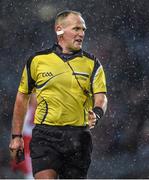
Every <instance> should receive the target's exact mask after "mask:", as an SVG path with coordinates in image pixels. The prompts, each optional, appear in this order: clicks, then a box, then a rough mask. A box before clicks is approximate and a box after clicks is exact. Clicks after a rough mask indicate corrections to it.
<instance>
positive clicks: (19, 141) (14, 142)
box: [9, 137, 24, 159]
mask: <svg viewBox="0 0 149 180" xmlns="http://www.w3.org/2000/svg"><path fill="white" fill-rule="evenodd" d="M9 149H10V151H11V157H12V158H13V159H14V158H15V157H16V153H17V151H18V150H19V149H21V150H23V149H24V141H23V138H20V137H16V138H14V139H11V141H10V144H9Z"/></svg>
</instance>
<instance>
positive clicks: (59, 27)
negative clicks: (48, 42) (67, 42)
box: [55, 26, 64, 36]
mask: <svg viewBox="0 0 149 180" xmlns="http://www.w3.org/2000/svg"><path fill="white" fill-rule="evenodd" d="M55 32H56V34H57V36H60V35H62V34H64V30H63V28H62V26H56V27H55Z"/></svg>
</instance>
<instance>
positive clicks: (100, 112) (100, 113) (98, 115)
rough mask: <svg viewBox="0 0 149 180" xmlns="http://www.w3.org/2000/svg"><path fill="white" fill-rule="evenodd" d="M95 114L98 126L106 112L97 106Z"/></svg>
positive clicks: (94, 109)
mask: <svg viewBox="0 0 149 180" xmlns="http://www.w3.org/2000/svg"><path fill="white" fill-rule="evenodd" d="M93 112H94V113H95V115H96V124H97V123H98V121H99V120H100V119H101V118H102V116H103V115H104V111H103V109H102V108H101V107H98V106H95V107H94V108H93Z"/></svg>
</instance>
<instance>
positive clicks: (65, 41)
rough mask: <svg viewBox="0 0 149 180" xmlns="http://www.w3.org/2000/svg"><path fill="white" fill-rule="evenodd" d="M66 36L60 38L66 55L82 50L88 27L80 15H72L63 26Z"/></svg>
mask: <svg viewBox="0 0 149 180" xmlns="http://www.w3.org/2000/svg"><path fill="white" fill-rule="evenodd" d="M62 29H63V30H64V34H63V35H62V37H61V38H60V41H59V43H60V45H61V46H62V48H63V51H64V53H71V52H72V51H77V50H80V49H81V48H82V43H83V39H84V35H85V30H86V25H85V21H84V19H83V18H82V17H81V16H80V15H75V14H70V15H68V17H66V19H65V20H64V22H63V24H62Z"/></svg>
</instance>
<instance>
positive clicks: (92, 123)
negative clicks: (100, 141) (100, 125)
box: [88, 110, 96, 129]
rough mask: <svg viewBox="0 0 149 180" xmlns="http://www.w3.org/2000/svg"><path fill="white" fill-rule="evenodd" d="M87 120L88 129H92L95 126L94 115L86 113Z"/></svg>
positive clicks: (90, 112) (90, 111) (91, 112)
mask: <svg viewBox="0 0 149 180" xmlns="http://www.w3.org/2000/svg"><path fill="white" fill-rule="evenodd" d="M88 120H89V122H88V124H89V128H90V129H93V128H94V127H95V125H96V115H95V113H94V112H93V111H92V110H89V111H88Z"/></svg>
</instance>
